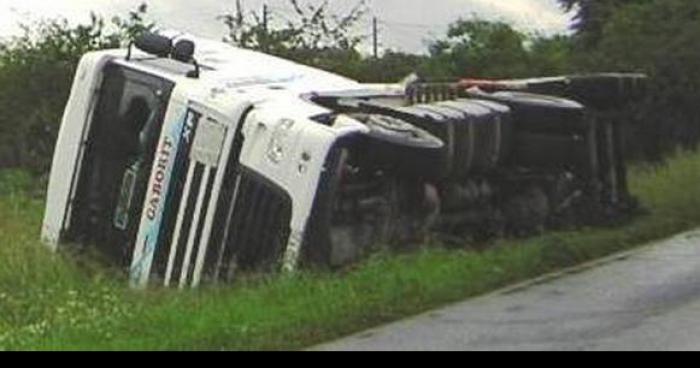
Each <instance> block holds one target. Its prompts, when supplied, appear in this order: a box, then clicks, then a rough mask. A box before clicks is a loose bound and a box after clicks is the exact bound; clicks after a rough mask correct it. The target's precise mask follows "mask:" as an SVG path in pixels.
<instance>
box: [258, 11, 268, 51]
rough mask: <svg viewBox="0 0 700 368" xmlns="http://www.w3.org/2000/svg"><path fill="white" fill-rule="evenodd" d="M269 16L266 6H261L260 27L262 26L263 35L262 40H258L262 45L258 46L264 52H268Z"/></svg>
mask: <svg viewBox="0 0 700 368" xmlns="http://www.w3.org/2000/svg"><path fill="white" fill-rule="evenodd" d="M269 14H270V11H269V9H268V7H267V4H263V9H262V26H263V34H262V39H261V40H260V41H261V42H262V44H261V45H260V46H261V48H262V50H263V51H264V52H267V51H269V48H270V47H269V38H268V34H269V33H268V21H269V18H270V17H269Z"/></svg>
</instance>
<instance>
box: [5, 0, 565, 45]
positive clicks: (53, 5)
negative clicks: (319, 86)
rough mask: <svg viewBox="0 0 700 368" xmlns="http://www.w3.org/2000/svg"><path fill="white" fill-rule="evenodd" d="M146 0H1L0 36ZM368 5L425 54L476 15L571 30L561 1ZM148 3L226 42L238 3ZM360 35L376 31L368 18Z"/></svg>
mask: <svg viewBox="0 0 700 368" xmlns="http://www.w3.org/2000/svg"><path fill="white" fill-rule="evenodd" d="M242 1H243V3H244V7H245V8H246V9H247V10H249V11H253V10H259V9H261V7H262V4H263V3H267V4H268V5H269V6H270V7H271V8H272V9H273V11H275V12H277V13H278V14H279V15H280V16H284V15H285V13H286V14H289V13H290V9H289V7H288V6H287V5H286V4H287V2H288V0H242ZM300 1H301V2H302V3H303V2H304V1H319V0H300ZM141 2H143V0H0V36H8V35H12V34H16V33H17V32H18V27H17V23H18V22H27V21H29V20H32V19H38V18H42V17H65V18H67V19H68V20H70V21H71V22H84V21H86V20H87V19H88V15H89V13H90V11H94V12H96V13H99V14H102V15H104V16H107V17H111V16H112V15H115V14H122V15H123V14H126V13H127V12H128V11H129V10H131V9H134V8H135V7H136V6H137V5H138V4H140V3H141ZM330 2H331V5H332V8H333V9H336V10H337V11H339V12H342V10H343V9H348V8H349V7H351V6H352V4H355V1H352V0H330ZM368 3H369V5H370V9H371V13H372V14H370V16H372V15H373V16H376V17H378V18H379V19H380V21H381V24H380V41H381V44H382V46H383V47H389V48H393V49H401V50H404V51H410V52H421V51H424V50H425V44H426V40H429V39H433V38H435V37H439V36H441V35H442V34H444V32H445V30H446V27H447V24H449V23H450V22H452V21H454V20H456V19H457V18H460V17H469V16H471V15H472V14H476V15H478V16H480V17H483V18H486V19H498V20H503V21H507V22H509V23H512V24H514V25H515V26H516V27H518V28H520V29H523V30H527V31H533V32H541V33H546V34H552V33H558V32H566V30H567V28H568V24H569V20H570V16H569V15H567V14H564V13H563V12H562V11H561V9H560V8H559V7H558V6H557V5H556V0H368ZM147 4H148V5H149V13H150V16H151V18H152V19H153V20H155V21H157V22H158V24H159V25H162V26H164V27H165V28H175V29H179V30H183V31H186V32H188V33H192V34H196V35H202V36H206V37H213V38H221V37H222V36H223V35H224V34H225V28H224V27H223V26H222V25H221V22H220V21H217V20H216V17H217V16H218V15H221V14H224V13H229V12H231V11H232V10H233V9H234V4H235V0H150V1H147ZM359 31H361V32H363V33H366V34H369V33H371V26H370V22H369V17H368V20H367V21H366V25H364V27H362V29H360V30H359ZM367 46H368V45H367Z"/></svg>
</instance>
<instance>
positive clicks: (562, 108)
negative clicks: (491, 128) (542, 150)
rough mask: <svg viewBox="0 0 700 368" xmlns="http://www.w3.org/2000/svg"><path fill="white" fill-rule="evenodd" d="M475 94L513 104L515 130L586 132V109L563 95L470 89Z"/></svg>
mask: <svg viewBox="0 0 700 368" xmlns="http://www.w3.org/2000/svg"><path fill="white" fill-rule="evenodd" d="M470 94H471V95H472V96H473V97H477V98H482V99H485V100H491V101H495V102H499V103H502V104H504V105H506V106H508V107H510V108H511V111H512V114H513V119H514V122H515V127H516V130H519V131H525V132H531V133H555V134H556V133H585V132H586V131H587V130H588V121H587V119H586V109H585V107H584V106H583V105H581V104H580V103H578V102H576V101H573V100H567V99H564V98H560V97H553V96H547V95H539V94H534V93H526V92H511V91H505V92H495V93H485V92H483V91H481V90H475V89H472V90H470Z"/></svg>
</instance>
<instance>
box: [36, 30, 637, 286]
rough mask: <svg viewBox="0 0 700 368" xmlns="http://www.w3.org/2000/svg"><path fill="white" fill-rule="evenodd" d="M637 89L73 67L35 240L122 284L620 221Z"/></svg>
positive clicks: (162, 62)
mask: <svg viewBox="0 0 700 368" xmlns="http://www.w3.org/2000/svg"><path fill="white" fill-rule="evenodd" d="M643 80H644V77H643V76H639V75H622V74H599V75H591V76H574V77H557V78H547V79H535V80H524V81H479V80H464V81H459V82H455V83H448V84H424V83H411V84H397V85H363V84H360V83H357V82H355V81H352V80H348V79H346V78H343V77H340V76H337V75H333V74H330V73H327V72H324V71H320V70H316V69H313V68H310V67H306V66H303V65H299V64H295V63H292V62H289V61H286V60H282V59H278V58H275V57H272V56H268V55H264V54H260V53H256V52H252V51H248V50H242V49H237V48H233V47H230V46H228V45H225V44H221V43H218V42H213V41H207V40H197V39H195V38H193V37H183V36H179V37H173V38H171V37H168V36H167V35H156V34H146V35H144V36H142V37H141V38H139V39H138V40H136V41H135V42H134V44H133V45H132V47H129V48H128V49H124V50H108V51H100V52H92V53H88V54H86V55H85V56H84V57H83V58H82V60H81V62H80V65H79V67H78V70H77V72H76V77H75V80H74V84H73V88H72V92H71V95H70V99H69V101H68V104H67V106H66V110H65V114H64V117H63V122H62V126H61V130H60V134H59V138H58V141H57V145H56V151H55V156H54V161H53V166H52V170H51V177H50V184H49V189H48V198H47V206H46V214H45V219H44V224H43V238H44V240H45V241H46V243H47V244H48V245H49V246H51V247H52V248H53V249H59V248H64V247H67V248H74V249H77V250H78V251H89V250H94V251H97V252H98V254H100V255H102V256H103V258H104V259H106V260H107V261H108V262H109V263H110V264H112V265H114V266H117V267H121V268H124V269H126V270H128V273H129V276H130V280H131V282H132V284H133V285H134V286H136V287H144V286H147V285H149V284H162V285H165V286H174V285H177V286H180V287H189V286H197V285H199V284H200V283H201V282H202V281H208V282H227V281H231V280H233V279H234V278H235V276H236V275H237V274H238V273H239V272H248V271H275V270H294V269H296V268H298V267H300V266H301V267H314V266H321V267H338V266H343V265H347V264H349V263H351V262H355V261H357V260H358V259H360V258H361V257H363V256H364V255H366V254H368V253H369V252H371V251H373V250H375V249H376V247H377V246H378V245H395V246H399V247H402V246H407V245H409V244H419V243H422V242H425V241H426V240H427V239H428V237H432V236H437V237H439V239H440V240H442V241H445V242H448V243H449V242H455V243H460V242H461V243H463V242H465V239H468V238H472V239H482V238H488V237H492V236H500V235H526V234H530V233H533V232H538V231H542V230H543V229H546V228H557V227H563V226H576V225H581V224H583V225H589V224H598V223H601V222H606V221H609V220H610V219H614V218H619V217H620V216H623V215H624V214H626V213H629V212H630V211H631V210H633V209H634V208H635V207H636V203H635V201H634V198H632V196H631V195H630V194H629V193H628V190H627V182H626V172H625V162H624V157H623V152H624V150H623V147H622V139H621V137H622V133H621V129H622V125H620V124H618V123H617V122H618V121H619V119H618V118H617V117H616V116H615V112H616V111H619V110H620V108H621V107H622V106H623V105H625V104H627V103H628V102H629V101H631V100H633V99H634V98H636V97H638V95H639V94H640V93H641V91H643V88H642V85H643Z"/></svg>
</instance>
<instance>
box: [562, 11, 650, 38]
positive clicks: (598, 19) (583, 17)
mask: <svg viewBox="0 0 700 368" xmlns="http://www.w3.org/2000/svg"><path fill="white" fill-rule="evenodd" d="M559 3H560V4H561V6H562V7H563V8H564V9H565V10H567V11H573V10H576V15H575V16H574V24H573V26H572V28H573V29H574V30H575V31H576V32H577V33H578V35H579V37H580V40H579V42H580V43H579V45H580V46H581V47H583V48H590V47H592V46H593V45H595V44H596V43H597V42H598V41H599V40H600V39H601V36H602V33H603V28H604V27H605V25H606V24H607V22H608V20H609V19H610V18H611V17H612V16H613V15H614V14H615V11H616V10H618V9H619V8H620V7H623V6H625V5H629V4H641V3H648V0H559Z"/></svg>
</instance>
